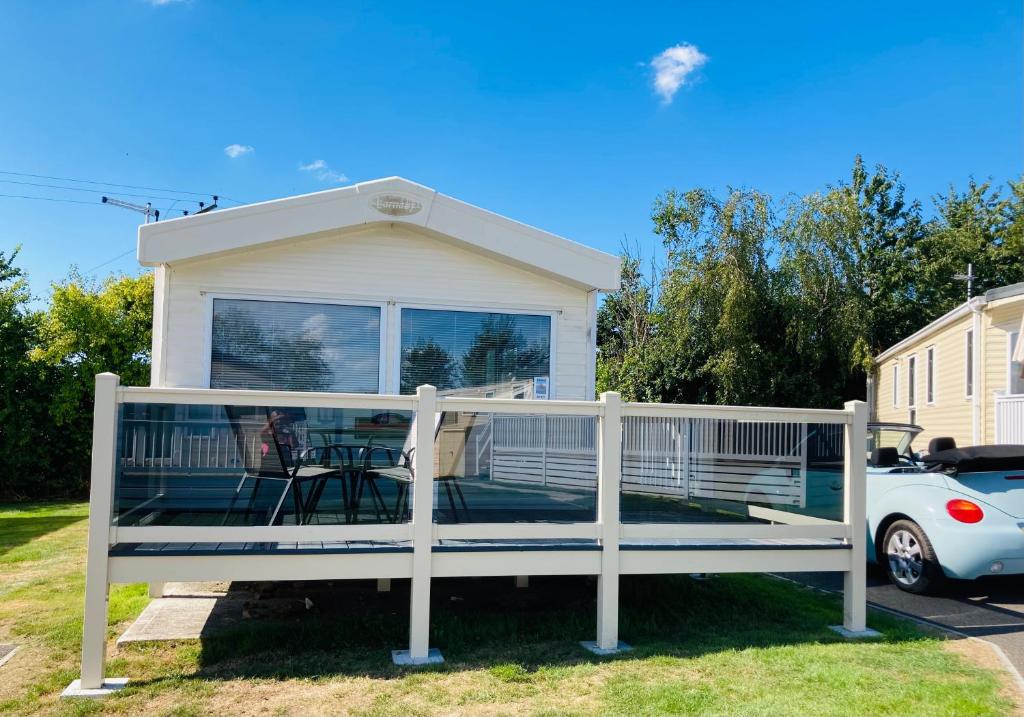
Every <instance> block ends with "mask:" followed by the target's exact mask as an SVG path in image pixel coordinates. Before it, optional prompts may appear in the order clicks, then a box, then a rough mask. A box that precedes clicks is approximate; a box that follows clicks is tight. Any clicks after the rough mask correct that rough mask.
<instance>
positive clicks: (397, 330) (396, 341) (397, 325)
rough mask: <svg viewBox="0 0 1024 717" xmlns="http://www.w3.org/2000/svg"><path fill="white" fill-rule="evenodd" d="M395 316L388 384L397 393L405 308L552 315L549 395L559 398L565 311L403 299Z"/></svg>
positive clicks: (396, 308) (396, 304)
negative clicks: (559, 352)
mask: <svg viewBox="0 0 1024 717" xmlns="http://www.w3.org/2000/svg"><path fill="white" fill-rule="evenodd" d="M394 309H395V311H394V320H393V321H392V325H393V327H394V332H393V334H392V335H393V344H392V345H393V348H394V351H393V352H392V356H391V374H390V378H391V383H390V385H389V386H388V392H389V393H394V394H397V393H399V391H401V385H402V381H401V372H402V309H424V310H427V311H464V312H468V313H486V314H524V315H527V316H548V317H550V318H551V336H550V337H549V341H550V346H551V348H550V351H549V352H548V362H549V366H548V398H549V399H550V400H555V399H557V398H558V380H557V377H556V375H555V369H556V367H557V366H558V360H557V359H558V355H557V349H556V347H557V346H558V343H557V341H558V317H559V316H560V315H561V313H562V312H561V311H560V310H558V309H512V308H509V307H508V306H502V305H500V304H491V305H488V304H473V305H471V306H469V305H465V304H426V303H416V302H404V301H399V302H395V303H394Z"/></svg>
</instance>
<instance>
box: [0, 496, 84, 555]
mask: <svg viewBox="0 0 1024 717" xmlns="http://www.w3.org/2000/svg"><path fill="white" fill-rule="evenodd" d="M0 510H2V511H3V512H4V513H6V515H4V516H3V517H0V555H4V554H6V553H8V552H10V551H11V550H13V549H14V548H16V547H18V546H19V545H24V544H25V543H29V542H31V541H33V540H35V539H36V538H40V537H42V536H44V535H46V534H47V533H52V532H54V531H57V530H61V529H62V528H66V527H67V526H69V525H71V524H73V523H77V522H79V521H82V520H85V519H86V518H88V515H87V514H84V513H79V512H77V511H60V510H59V508H58V507H55V508H52V509H48V508H46V507H40V506H37V505H34V504H26V505H25V506H24V507H23V508H21V507H19V506H18V505H16V504H15V505H0ZM58 511H59V512H58Z"/></svg>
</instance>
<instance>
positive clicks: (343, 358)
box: [139, 178, 619, 399]
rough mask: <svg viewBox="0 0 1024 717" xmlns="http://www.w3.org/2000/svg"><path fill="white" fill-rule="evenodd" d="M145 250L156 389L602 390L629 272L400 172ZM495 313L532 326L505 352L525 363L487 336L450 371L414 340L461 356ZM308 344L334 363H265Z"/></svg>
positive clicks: (159, 236)
mask: <svg viewBox="0 0 1024 717" xmlns="http://www.w3.org/2000/svg"><path fill="white" fill-rule="evenodd" d="M139 260H140V262H141V263H142V264H144V265H146V266H151V267H154V270H155V272H156V297H155V298H156V308H155V312H154V313H155V315H154V326H153V375H152V385H153V386H167V387H171V386H174V387H186V386H187V387H195V388H259V389H281V388H295V389H297V390H310V389H316V390H326V391H341V392H346V393H353V392H358V393H407V392H411V391H414V390H415V386H416V385H418V384H419V383H426V382H427V381H425V380H422V381H415V380H413V381H410V378H412V379H416V378H434V379H435V381H434V383H436V385H437V387H438V389H439V390H441V391H444V390H445V389H451V388H462V387H465V388H470V387H471V386H479V385H483V384H503V383H509V382H510V380H511V379H512V378H517V379H527V380H528V381H529V382H532V381H533V379H535V378H541V379H542V381H541V382H540V383H541V384H542V385H543V386H544V387H545V388H546V393H547V397H548V398H551V399H592V398H594V357H595V351H596V348H595V334H596V327H595V322H596V316H597V294H598V292H599V291H613V290H615V289H617V288H618V280H619V260H618V258H617V257H614V256H612V255H610V254H605V253H604V252H600V251H597V250H595V249H591V248H589V247H586V246H583V245H582V244H577V243H575V242H572V241H569V240H567V239H563V238H561V237H557V236H554V235H552V234H548V233H547V232H543V231H540V230H538V229H534V228H532V227H529V226H526V225H524V224H520V223H518V222H514V221H511V220H509V219H506V218H504V217H501V216H498V215H496V214H493V213H491V212H487V211H484V210H483V209H479V208H477V207H474V206H471V205H469V204H466V203H464V202H460V201H458V200H456V199H452V198H451V197H447V196H445V195H443V194H439V193H438V192H436V191H434V190H432V189H428V188H427V187H424V186H422V185H419V184H414V183H413V182H409V181H407V180H404V179H400V178H391V179H382V180H379V181H374V182H366V183H362V184H356V185H353V186H351V187H344V188H341V189H333V190H329V191H326V192H319V193H317V194H310V195H305V196H299V197H289V198H286V199H280V200H277V201H271V202H264V203H261V204H254V205H250V206H245V207H240V208H237V209H229V210H222V211H219V212H211V213H208V214H204V215H198V216H191V217H183V218H180V219H174V220H172V221H163V222H158V223H155V224H149V225H146V226H143V227H140V229H139ZM485 321H491V322H503V323H501V326H502V328H505V329H508V328H510V327H511V329H512V330H513V331H515V332H518V333H520V334H521V335H522V337H523V338H524V339H525V341H526V342H527V343H528V344H529V345H528V346H527V347H525V348H526V350H525V351H524V350H522V349H523V347H514V348H513V350H512V351H507V352H506V354H511V353H519V354H522V357H521V358H522V361H523V362H524V363H521V364H520V365H516V363H515V361H513V362H512V363H506V364H504V365H502V364H501V362H500V360H499V365H497V366H496V365H494V364H493V359H494V354H495V351H494V348H495V347H494V346H489V345H486V344H485V345H484V346H482V347H481V348H483V350H481V351H478V352H476V353H475V354H474V356H475V358H476V359H478V360H479V361H481V362H482V363H481V364H480V365H475V366H469V365H466V366H459V367H458V369H459V370H454V369H452V367H451V366H439V365H438V363H437V362H438V360H439V359H438V356H437V354H436V353H434V354H432V353H430V352H423V351H417V350H416V349H417V347H422V346H431V347H436V348H438V349H441V350H442V351H443V352H444V353H443V354H441V355H442V356H446V357H447V358H449V359H451V360H452V361H453V362H456V361H461V360H462V358H463V356H462V354H464V353H466V352H467V351H469V349H470V348H472V340H473V338H474V337H475V336H476V332H477V329H479V328H480V326H481V322H485ZM271 327H273V328H271ZM260 329H263V330H262V331H260ZM274 330H276V331H283V332H284V334H283V335H282V334H278V335H275V336H272V337H271V336H268V335H267V332H268V331H274ZM268 339H269V340H270V341H266V343H264V344H263V345H262V347H261V346H257V345H256V344H255V343H253V342H259V341H260V340H268ZM304 340H305V341H306V342H308V341H310V340H312V341H317V342H319V343H318V345H322V346H323V350H324V351H326V352H329V353H330V355H331V356H333V357H334V358H333V359H332V361H331V362H330V363H331V364H333V365H323V364H321V365H318V366H315V367H311V366H310V363H309V361H307V362H305V363H303V362H295V361H294V359H295V356H294V355H289V354H287V353H286V354H284V355H279V356H278V357H277V358H278V359H280V360H279V361H273V360H270V361H264V360H263V359H266V358H267V356H266V355H265V354H268V353H272V352H281V351H286V350H287V346H288V345H292V346H294V347H296V348H295V349H294V350H295V351H297V352H301V351H302V350H303V347H304V344H303V341H304ZM483 340H484V341H485V342H486V337H485V338H484V339H483ZM496 340H499V341H500V340H501V337H497V338H496ZM246 342H249V343H248V344H247V343H246ZM271 346H273V349H272V350H271V348H270V347H271ZM499 348H506V347H503V346H502V347H499ZM293 353H294V352H293ZM498 353H499V354H500V353H501V352H500V351H499V352H498ZM260 354H264V355H260ZM243 357H246V358H247V359H248V361H246V360H243ZM489 357H490V359H491V360H492V364H491V365H490V366H488V365H487V364H486V362H487V360H488V358H489ZM498 358H499V359H500V358H501V357H500V355H499V357H498ZM441 360H443V359H441ZM253 361H256V362H257V363H259V364H261V365H262V366H264V369H263V372H262V373H261V372H260V371H259V370H255V369H254V366H253V365H252V364H253ZM286 366H287V368H285V367H286ZM311 368H315V369H316V370H315V371H312V372H308V371H309V369H311ZM446 369H448V371H447V372H446ZM281 370H287V371H295V372H296V373H295V375H281V374H280V373H279V372H280V371H281ZM303 370H306V371H307V373H301V372H302V371H303ZM406 373H408V374H410V375H409V376H406V375H404V374H406ZM512 373H515V376H514V377H513V376H512V375H511V374H512ZM459 374H465V375H459ZM499 374H500V375H499ZM410 387H411V391H407V390H403V388H406V389H408V388H410Z"/></svg>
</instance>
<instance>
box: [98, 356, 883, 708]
mask: <svg viewBox="0 0 1024 717" xmlns="http://www.w3.org/2000/svg"><path fill="white" fill-rule="evenodd" d="M122 404H162V405H167V404H178V405H206V406H210V405H213V406H250V407H261V406H263V407H265V406H294V407H305V408H307V409H310V408H314V409H317V408H324V409H364V410H371V411H373V412H381V413H383V412H389V411H407V412H412V413H415V415H417V416H419V417H423V416H431V417H434V416H437V415H438V414H439V413H444V412H449V411H450V412H470V413H476V414H493V415H502V416H505V415H510V416H518V417H532V416H535V415H542V416H546V417H548V418H550V419H551V422H550V423H548V424H546V426H545V427H543V428H538V426H536V425H534V423H533V422H531V421H530V420H525V421H520V422H515V421H509V422H508V425H507V426H505V427H503V428H501V429H500V430H501V431H506V433H504V434H502V440H503V441H505V442H507V443H513V444H516V445H518V446H519V447H518V450H530V449H529V448H528V447H526V448H524V445H525V444H529V443H530V442H531V441H536V440H541V439H543V443H542V447H543V448H545V449H546V448H547V447H548V446H549V445H550V446H551V448H552V450H553V451H554V453H556V454H559V453H567V452H569V451H570V449H575V450H579V451H592V452H593V455H594V461H595V473H594V475H595V476H596V487H597V511H596V516H595V517H594V519H593V520H588V521H578V522H558V523H543V522H533V523H529V522H510V523H498V522H496V523H463V524H457V525H445V524H438V523H435V522H434V505H433V496H434V490H433V489H434V487H435V485H434V470H435V467H436V465H437V462H436V461H437V455H436V454H437V448H436V445H435V441H434V437H435V434H434V431H435V422H434V421H432V420H416V421H415V422H414V423H413V425H412V429H411V430H412V434H413V436H412V438H413V441H412V442H413V444H414V445H416V446H417V450H416V451H415V454H414V456H413V458H412V466H411V468H412V471H411V480H412V490H411V494H412V495H411V501H410V502H411V515H412V518H411V521H410V522H406V523H394V524H360V523H351V524H337V525H316V524H312V525H311V524H300V525H247V526H227V525H213V526H211V525H202V526H196V525H178V524H172V525H153V524H147V525H134V526H128V527H126V526H120V525H118V524H117V522H116V519H115V514H116V511H115V505H114V495H115V476H116V475H117V473H118V470H119V467H122V466H123V465H124V464H123V463H122V459H123V458H124V457H125V456H124V455H123V454H121V453H119V451H118V444H119V443H122V446H123V445H124V441H125V439H124V437H123V436H122V434H121V426H119V407H120V406H121V405H122ZM754 423H761V424H773V425H774V426H775V427H773V428H771V429H770V430H760V429H754V428H747V427H746V425H747V424H754ZM866 423H867V415H866V406H865V404H863V403H861V402H851V403H848V404H847V405H846V407H845V409H844V410H833V411H822V410H799V409H776V408H745V407H742V408H741V407H725V406H683V405H679V406H676V405H663V404H634V403H623V402H622V401H621V400H620V398H619V396H618V394H615V393H606V394H602V396H601V400H600V401H528V400H505V399H484V398H438V397H437V395H436V391H435V389H434V388H433V387H431V386H421V387H420V388H419V390H418V391H417V395H416V396H381V395H354V394H327V393H296V392H271V391H224V390H210V389H165V388H122V387H120V386H119V379H118V377H117V376H114V375H112V374H101V375H99V376H97V378H96V402H95V410H94V416H93V445H92V471H91V481H90V510H89V534H88V535H89V537H88V548H89V549H88V560H87V570H86V588H85V619H84V635H83V640H82V677H81V683H80V686H81V687H83V688H87V689H93V688H99V687H100V686H101V685H102V684H103V683H104V669H105V647H106V644H107V593H108V588H109V584H110V583H117V582H149V583H151V584H162V583H163V582H164V581H207V580H333V579H368V578H369V579H372V578H376V579H380V580H390V579H393V578H405V579H410V580H411V600H410V614H409V642H408V650H405V651H401V653H400V654H399V655H398V658H400V659H403V660H405V661H406V663H412V664H418V663H423V662H427V661H433V656H432V652H436V651H431V650H430V649H429V648H428V645H429V637H430V609H431V600H430V586H431V579H432V578H433V577H469V576H499V575H505V576H521V575H592V576H597V578H598V580H597V592H598V599H597V612H598V615H597V640H596V647H597V648H599V649H601V650H605V651H615V650H616V649H617V647H618V645H619V642H618V584H619V576H620V575H636V574H656V573H661V574H664V573H690V572H766V571H771V572H776V571H782V572H786V571H798V570H803V571H838V572H842V573H844V603H843V626H844V627H845V628H846V629H847V630H849V631H851V632H854V633H857V632H863V631H864V629H865V590H864V571H865V535H864V532H865V523H866V517H865V504H864V490H865V485H864V481H865V463H864V459H863V446H864V444H865V441H866ZM800 424H829V425H835V426H838V427H839V430H840V431H841V432H842V437H843V446H844V451H843V456H844V458H843V473H842V475H843V491H844V492H843V498H844V506H843V515H842V519H841V520H826V519H823V518H817V517H812V516H808V515H803V514H800V513H795V512H790V511H785V510H778V509H774V508H771V507H770V506H759V507H756V510H755V507H754V506H751V509H750V515H751V516H752V517H755V518H759V519H761V520H760V521H759V522H745V523H744V522H740V523H736V522H730V523H655V522H642V523H624V522H622V520H621V513H620V497H621V493H622V489H623V484H624V480H625V482H627V483H628V481H630V480H634V478H635V476H640V478H642V479H644V480H649V481H653V482H658V481H661V482H662V483H668V482H671V481H678V480H679V477H678V476H677V475H675V474H673V472H672V471H674V470H676V468H675V467H676V466H678V465H680V459H681V458H682V451H684V450H689V451H690V452H691V453H692V452H693V450H694V446H696V448H697V451H698V452H704V453H707V455H714V456H716V457H717V459H722V460H733V461H741V462H744V461H745V462H756V461H753V459H758V458H762V459H764V458H767V457H771V458H772V460H775V461H779V460H783V461H789V462H790V463H791V464H796V463H797V462H798V461H800V460H803V457H801V451H805V450H806V448H805V447H806V446H807V441H806V440H805V439H804V436H803V434H802V433H801V432H800V430H798V429H797V428H794V426H799V425H800ZM552 425H554V426H557V427H558V430H556V431H551V430H550V428H551V426H552ZM590 426H593V429H591V428H590ZM496 430H497V429H496ZM537 430H540V431H542V433H541V434H540V435H538V434H537ZM175 435H176V433H175V430H174V427H173V426H172V427H171V430H170V431H169V432H164V433H161V432H159V431H158V432H156V433H154V434H152V435H151V436H150V437H148V438H146V439H145V440H144V441H141V442H135V443H133V444H132V445H134V446H135V448H136V450H137V452H136V453H135V454H134V456H135V457H134V460H136V461H141V462H142V463H145V462H146V461H147V460H149V461H152V460H158V461H160V460H163V459H164V458H168V459H169V460H171V461H172V462H173V461H178V462H179V463H182V462H184V463H187V462H188V461H189V460H191V459H192V457H194V458H195V459H196V460H197V461H199V462H200V463H203V462H205V465H209V464H210V463H218V462H225V461H231V460H236V459H237V456H235V457H234V458H232V457H231V454H230V452H226V451H224V450H222V448H220V447H219V446H222V445H223V443H224V439H223V437H222V438H221V439H220V443H218V439H217V436H216V435H211V436H209V440H208V441H206V442H205V444H204V442H203V441H198V440H196V437H195V436H193V437H192V438H190V439H188V440H184V441H183V440H178V439H176V438H174V436H175ZM566 436H569V437H571V438H566ZM684 436H688V437H689V438H688V440H683V437H684ZM591 437H593V443H592V444H590V443H588V442H587V441H590V440H591ZM516 442H518V443H516ZM193 443H194V444H195V445H192V444H193ZM140 446H141V449H140ZM149 446H152V447H153V448H152V449H151V450H149V451H148V452H147V449H146V447H149ZM157 446H170V447H171V449H170V451H169V454H168V455H167V456H163V455H159V454H161V453H163V452H164V451H163V449H160V450H158V449H157V448H156V447H157ZM190 446H191V447H190ZM200 446H201V447H202V449H201V450H200V449H199V448H200ZM636 453H651V454H657V455H658V456H659V457H658V459H657V460H656V461H648V463H650V464H651V465H641V466H639V467H638V468H633V469H631V468H630V467H629V466H630V464H631V461H630V460H628V458H629V456H630V455H631V454H636ZM587 455H588V456H589V455H590V453H587ZM684 463H685V462H684ZM631 470H633V471H634V472H632V473H631V472H630V471H631ZM659 471H660V473H659ZM624 476H625V479H624ZM687 480H688V481H689V486H688V488H687V490H690V491H694V490H697V489H698V488H695V487H694V486H699V485H701V481H704V485H705V487H704V488H700V489H708V488H707V487H706V484H707V479H705V478H703V477H701V476H700V472H699V471H697V472H691V475H690V476H689V477H688V478H687ZM714 480H715V481H716V482H718V483H720V482H721V481H720V479H719V478H715V479H714ZM658 487H659V488H664V487H666V486H664V485H662V486H658ZM711 489H713V490H720V488H718V487H713V488H711ZM766 539H768V540H766ZM316 541H321V542H320V543H319V545H320V548H319V550H318V549H316V548H310V549H303V550H296V549H293V548H292V547H289V544H291V546H298V545H302V546H311V545H317V544H318V543H317V542H316ZM453 541H454V542H456V543H457V545H456V546H455V547H456V550H450V549H448V548H450V547H451V543H452V542H453ZM501 542H504V543H507V544H511V545H510V546H508V545H506V546H504V547H506V548H508V547H511V548H513V549H504V550H501V549H495V543H501ZM541 542H542V543H543V545H542V546H541V547H540V548H535V547H533V546H535V545H537V544H538V543H541ZM382 543H383V545H382ZM162 544H181V545H185V546H196V545H201V544H213V545H214V549H212V550H210V551H208V552H206V553H200V554H188V555H176V554H168V555H162V554H160V552H159V551H158V550H143V551H142V552H138V548H139V546H141V547H142V548H145V547H146V546H157V545H162ZM224 544H230V545H255V546H256V547H257V548H260V550H263V551H264V552H260V550H257V551H255V552H253V553H252V554H241V555H239V554H231V553H230V552H225V553H220V552H219V550H218V549H217V546H219V545H224ZM116 545H122V546H128V549H129V552H128V553H125V552H118V551H112V548H113V547H114V546H116ZM282 545H283V546H284V547H283V548H281V547H279V546H282ZM328 545H329V546H342V548H343V549H342V550H341V551H340V552H339V551H337V550H333V548H332V549H330V550H329V549H328ZM351 545H355V546H357V547H358V549H349V548H347V547H345V546H351ZM260 546H270V547H269V548H261V547H260ZM367 546H369V547H367ZM581 547H582V548H583V549H580V548H581ZM378 548H380V549H378ZM649 548H655V549H649Z"/></svg>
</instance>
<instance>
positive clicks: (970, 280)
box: [953, 264, 978, 301]
mask: <svg viewBox="0 0 1024 717" xmlns="http://www.w3.org/2000/svg"><path fill="white" fill-rule="evenodd" d="M953 278H954V279H956V280H958V281H966V282H967V300H968V301H970V300H971V296H973V295H974V280H975V279H977V278H978V277H977V276H975V275H974V264H968V265H967V273H966V274H953Z"/></svg>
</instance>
